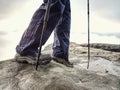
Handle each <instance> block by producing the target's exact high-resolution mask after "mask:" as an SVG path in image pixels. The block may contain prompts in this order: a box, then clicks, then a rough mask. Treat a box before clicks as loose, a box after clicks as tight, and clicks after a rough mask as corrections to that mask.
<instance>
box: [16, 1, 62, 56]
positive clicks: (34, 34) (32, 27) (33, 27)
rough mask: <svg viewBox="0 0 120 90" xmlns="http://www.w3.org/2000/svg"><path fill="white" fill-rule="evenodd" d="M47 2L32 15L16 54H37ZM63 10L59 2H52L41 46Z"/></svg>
mask: <svg viewBox="0 0 120 90" xmlns="http://www.w3.org/2000/svg"><path fill="white" fill-rule="evenodd" d="M46 3H47V0H44V3H43V4H42V5H41V6H40V7H39V8H38V10H37V11H36V12H35V13H34V15H33V17H32V20H31V22H30V24H29V26H28V28H27V29H26V31H25V32H24V34H23V36H22V38H21V41H20V43H19V44H18V45H17V47H16V51H17V53H19V54H20V55H23V56H26V55H34V54H35V53H37V52H38V45H39V41H40V35H41V30H42V26H43V19H44V13H45V10H46ZM63 10H64V5H63V3H61V0H52V3H51V8H50V14H49V20H48V24H47V28H46V31H45V32H44V35H43V40H42V45H43V44H44V43H45V42H46V41H47V39H48V38H49V36H50V34H51V33H52V31H53V29H54V28H55V26H56V24H57V23H58V21H59V19H60V17H61V15H62V13H63Z"/></svg>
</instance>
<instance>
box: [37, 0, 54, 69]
mask: <svg viewBox="0 0 120 90" xmlns="http://www.w3.org/2000/svg"><path fill="white" fill-rule="evenodd" d="M51 2H52V0H48V2H47V6H46V11H45V16H44V22H43V27H42V31H41V36H40V43H39V48H38V56H37V63H36V70H37V68H38V65H39V59H40V55H41V49H42V38H43V32H44V31H45V29H46V27H47V22H48V19H49V12H50V4H51ZM40 64H41V62H40Z"/></svg>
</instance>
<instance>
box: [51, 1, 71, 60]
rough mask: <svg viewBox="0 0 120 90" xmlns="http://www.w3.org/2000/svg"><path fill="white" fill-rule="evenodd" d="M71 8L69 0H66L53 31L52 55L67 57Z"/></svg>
mask: <svg viewBox="0 0 120 90" xmlns="http://www.w3.org/2000/svg"><path fill="white" fill-rule="evenodd" d="M70 23H71V10H70V1H69V0H66V4H65V9H64V12H63V15H62V18H61V19H60V22H59V23H58V25H57V27H56V29H55V31H54V44H53V56H55V57H59V58H63V59H66V60H67V59H68V52H69V38H70Z"/></svg>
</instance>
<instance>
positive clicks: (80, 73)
mask: <svg viewBox="0 0 120 90" xmlns="http://www.w3.org/2000/svg"><path fill="white" fill-rule="evenodd" d="M50 48H51V45H48V46H47V47H46V48H45V49H44V50H43V51H42V52H43V53H51V52H52V50H51V49H50ZM112 55H113V57H109V56H112ZM119 58H120V52H112V51H106V50H101V49H95V48H91V60H90V67H89V69H86V65H87V47H81V45H79V44H76V43H71V45H70V61H71V62H73V63H74V68H68V67H65V66H63V65H61V64H58V63H56V62H54V61H51V62H50V63H49V64H47V65H44V66H43V65H41V66H39V68H38V71H36V70H35V66H34V65H28V64H22V63H17V62H16V61H15V60H14V59H11V60H7V61H1V62H0V90H120V63H119ZM101 61H102V62H101ZM106 66H107V67H106Z"/></svg>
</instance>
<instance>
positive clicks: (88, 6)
mask: <svg viewBox="0 0 120 90" xmlns="http://www.w3.org/2000/svg"><path fill="white" fill-rule="evenodd" d="M87 14H88V65H87V69H88V68H89V63H90V5H89V0H87Z"/></svg>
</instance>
